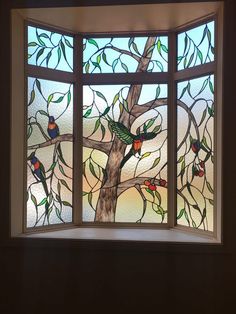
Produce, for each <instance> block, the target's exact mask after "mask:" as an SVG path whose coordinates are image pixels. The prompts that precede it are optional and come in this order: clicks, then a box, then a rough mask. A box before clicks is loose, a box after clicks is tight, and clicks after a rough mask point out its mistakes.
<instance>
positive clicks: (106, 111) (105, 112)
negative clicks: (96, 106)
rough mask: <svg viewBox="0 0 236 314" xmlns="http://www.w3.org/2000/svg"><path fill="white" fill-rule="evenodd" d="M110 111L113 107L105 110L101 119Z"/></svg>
mask: <svg viewBox="0 0 236 314" xmlns="http://www.w3.org/2000/svg"><path fill="white" fill-rule="evenodd" d="M110 109H111V107H107V108H106V109H105V110H104V112H103V114H102V115H101V117H103V116H105V115H106V114H107V113H108V112H109V111H110Z"/></svg>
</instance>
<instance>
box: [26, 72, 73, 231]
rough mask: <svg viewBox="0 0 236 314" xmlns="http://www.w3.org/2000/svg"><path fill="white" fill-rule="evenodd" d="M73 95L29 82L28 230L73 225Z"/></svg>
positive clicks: (53, 85) (36, 81) (53, 86)
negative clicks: (71, 223)
mask: <svg viewBox="0 0 236 314" xmlns="http://www.w3.org/2000/svg"><path fill="white" fill-rule="evenodd" d="M72 92H73V89H72V86H71V85H69V84H64V83H58V82H53V81H46V80H41V79H37V78H28V107H27V108H28V109H27V148H28V154H27V174H28V176H27V227H38V226H44V225H49V224H59V223H66V222H71V221H72V167H73V163H72V156H73V147H72V136H73V120H72V119H73V99H72V96H73V95H72Z"/></svg>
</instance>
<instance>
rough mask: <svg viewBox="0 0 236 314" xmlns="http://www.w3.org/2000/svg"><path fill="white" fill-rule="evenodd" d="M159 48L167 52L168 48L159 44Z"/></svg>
mask: <svg viewBox="0 0 236 314" xmlns="http://www.w3.org/2000/svg"><path fill="white" fill-rule="evenodd" d="M161 49H162V50H163V51H164V52H166V53H168V48H167V47H166V46H165V45H163V44H161Z"/></svg>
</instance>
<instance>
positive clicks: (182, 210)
mask: <svg viewBox="0 0 236 314" xmlns="http://www.w3.org/2000/svg"><path fill="white" fill-rule="evenodd" d="M184 212H185V208H182V209H181V210H180V211H179V214H178V216H177V220H178V219H180V218H181V217H182V216H183V214H184Z"/></svg>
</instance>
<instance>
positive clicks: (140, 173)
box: [83, 85, 167, 223]
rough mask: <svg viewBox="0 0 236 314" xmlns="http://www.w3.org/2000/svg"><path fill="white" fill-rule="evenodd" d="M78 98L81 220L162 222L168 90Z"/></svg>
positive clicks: (134, 89) (88, 89) (114, 90)
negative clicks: (81, 137) (80, 108)
mask: <svg viewBox="0 0 236 314" xmlns="http://www.w3.org/2000/svg"><path fill="white" fill-rule="evenodd" d="M83 95H84V97H83V98H84V99H83V109H84V115H83V135H84V148H83V221H96V222H129V223H135V222H136V223H163V222H167V86H166V85H134V86H125V85H109V86H84V90H83Z"/></svg>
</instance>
